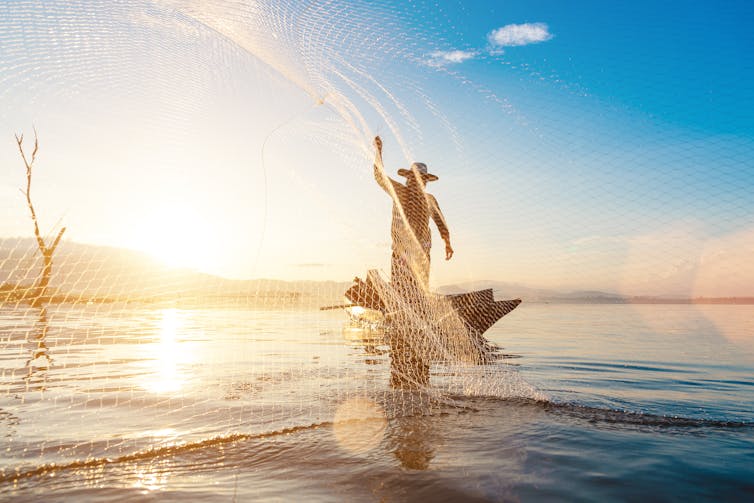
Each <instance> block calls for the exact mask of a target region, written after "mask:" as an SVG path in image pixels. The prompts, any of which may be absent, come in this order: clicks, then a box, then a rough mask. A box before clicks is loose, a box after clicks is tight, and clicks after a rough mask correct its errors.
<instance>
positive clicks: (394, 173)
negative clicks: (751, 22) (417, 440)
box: [0, 0, 754, 480]
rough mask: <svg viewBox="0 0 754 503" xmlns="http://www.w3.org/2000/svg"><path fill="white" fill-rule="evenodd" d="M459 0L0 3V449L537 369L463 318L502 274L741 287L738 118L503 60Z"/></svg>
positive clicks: (53, 446)
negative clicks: (692, 123) (682, 117)
mask: <svg viewBox="0 0 754 503" xmlns="http://www.w3.org/2000/svg"><path fill="white" fill-rule="evenodd" d="M467 9H472V8H471V7H468V8H467V7H464V6H463V4H462V3H460V4H455V3H452V2H449V3H447V4H446V3H435V2H421V1H420V2H409V3H406V4H404V3H402V2H398V3H392V2H391V3H381V2H377V3H375V2H371V1H370V2H366V1H364V2H361V1H353V0H351V1H337V0H332V1H327V2H322V1H312V2H308V1H251V0H250V1H244V2H237V1H227V2H225V1H220V0H212V1H209V2H207V1H195V2H191V1H186V2H184V1H172V0H165V1H159V0H155V1H136V2H79V1H61V2H57V1H45V2H34V1H27V0H20V1H10V2H3V3H2V4H0V102H2V105H3V106H2V109H0V121H1V127H0V134H1V135H2V138H0V163H1V164H2V165H3V166H4V169H3V171H2V174H1V175H0V193H1V194H2V198H1V200H2V203H0V204H2V209H1V210H0V211H2V213H3V215H4V216H3V219H2V222H0V236H3V237H0V282H1V284H0V288H2V290H0V301H1V302H2V306H1V307H0V350H1V354H2V361H1V362H0V424H3V425H4V427H5V428H7V429H8V431H11V432H12V433H11V434H9V435H6V436H5V437H4V439H3V440H1V441H0V442H2V443H1V444H0V445H2V447H4V449H3V450H4V451H5V452H7V453H8V455H7V456H6V458H5V460H4V461H3V464H2V467H0V469H2V475H0V477H2V478H3V479H4V480H10V478H12V477H16V476H18V474H19V473H27V474H28V473H37V472H38V471H39V470H44V469H49V467H48V468H44V467H42V468H40V467H39V465H40V460H44V462H45V466H47V464H49V463H53V462H54V463H59V464H66V463H69V464H70V463H75V462H80V463H82V464H81V466H82V469H83V468H86V466H89V465H86V463H88V462H91V463H96V462H97V460H102V459H121V460H124V461H128V460H130V459H132V457H133V456H139V455H142V454H143V453H145V452H154V451H155V449H157V450H159V449H173V448H178V447H179V446H181V445H189V446H191V445H199V444H200V443H201V442H204V441H207V439H208V438H220V439H230V440H234V439H238V438H241V437H243V436H254V435H266V434H270V433H271V432H280V431H289V429H291V428H299V427H305V426H310V425H319V424H329V423H331V422H333V421H335V422H336V423H338V424H341V423H342V424H343V425H348V424H349V421H351V420H352V419H354V418H356V419H363V418H377V419H379V418H380V417H388V418H390V417H396V416H410V415H412V414H414V413H416V411H419V413H433V412H436V411H438V410H442V409H443V408H445V407H453V406H459V405H458V403H457V400H458V398H459V397H461V396H466V395H492V396H500V397H525V398H533V399H544V398H545V396H544V395H543V394H542V393H540V392H539V391H537V390H536V388H535V387H534V386H532V385H530V384H528V383H527V382H525V381H524V380H523V379H522V378H521V377H520V376H519V375H518V373H517V372H516V371H515V369H514V368H513V367H512V366H510V365H508V364H507V363H506V361H507V360H506V359H505V355H501V353H500V351H499V350H498V349H499V348H498V347H497V346H498V345H504V344H505V342H504V341H505V336H506V329H505V320H502V321H500V323H499V324H496V325H495V328H494V330H493V331H492V332H487V329H488V328H489V326H491V325H493V324H495V322H496V321H497V320H498V319H499V318H500V317H502V316H503V315H505V314H508V313H509V312H510V311H512V310H513V308H515V307H516V305H517V303H514V304H505V305H503V304H499V301H502V300H513V299H517V298H522V299H523V300H524V303H526V302H528V301H537V300H541V299H543V298H545V297H547V295H551V294H550V293H548V292H551V291H555V290H557V291H559V292H570V291H572V290H586V289H589V290H595V291H597V292H589V293H588V294H589V295H595V296H597V297H599V296H601V295H602V294H601V293H599V292H598V291H608V292H615V296H624V297H627V296H628V297H631V296H642V295H646V296H655V295H665V294H672V295H674V296H678V297H684V298H694V297H716V298H719V297H736V296H739V297H740V296H746V295H750V290H749V288H750V285H751V284H752V283H754V281H753V280H754V266H752V265H751V264H752V262H751V261H750V260H749V259H750V256H751V251H752V249H754V248H752V243H754V231H753V230H752V226H751V204H750V200H751V188H752V185H753V184H754V166H752V164H751V162H752V161H751V160H752V158H753V157H752V143H751V140H750V138H749V137H747V136H745V135H740V134H736V131H722V132H715V133H714V134H712V133H710V132H709V131H705V130H703V128H702V127H698V128H682V127H680V126H677V125H674V124H673V121H672V112H673V110H671V109H670V107H671V105H668V109H667V110H666V111H667V117H663V118H661V120H657V119H656V118H654V117H651V116H649V115H647V114H645V113H643V112H642V110H641V108H640V107H638V106H635V105H634V104H632V103H630V99H631V96H628V98H626V99H628V100H629V102H628V103H623V102H621V101H619V100H618V99H614V100H611V99H610V98H609V96H608V98H605V94H596V93H592V92H591V91H590V89H588V88H585V87H584V86H582V85H581V83H580V82H579V79H578V76H576V75H571V74H565V75H558V74H556V73H555V71H554V70H551V69H550V68H549V67H548V65H547V62H546V60H544V58H542V57H539V56H535V57H534V58H533V60H532V61H534V62H523V61H518V60H517V59H516V58H517V57H519V56H516V55H515V54H509V53H505V52H502V51H501V50H500V49H499V47H495V46H494V44H493V41H491V40H492V39H485V38H484V37H483V36H481V37H478V39H474V38H469V37H467V35H468V32H469V27H468V26H467V24H466V23H467V22H468V19H470V18H471V17H472V13H470V12H468V10H467ZM416 12H422V13H423V14H422V18H417V15H416ZM541 29H543V30H545V33H547V28H546V27H544V28H541ZM547 35H549V36H550V37H551V36H552V35H550V34H549V33H547ZM459 36H460V37H461V38H465V39H466V40H468V45H467V47H462V48H458V47H455V46H454V42H452V41H454V40H457V39H458V38H459ZM562 43H563V44H564V45H565V47H566V50H569V49H571V50H573V51H574V52H576V51H577V50H578V49H579V48H578V47H576V46H573V47H569V46H568V44H569V42H568V40H564V41H562ZM571 43H575V42H571ZM491 44H492V46H491ZM628 57H633V58H636V59H637V60H641V59H642V58H643V57H645V55H643V54H641V53H634V54H629V55H628ZM678 57H684V56H678ZM690 57H691V56H689V58H690ZM467 59H468V60H472V63H473V64H469V65H466V66H460V65H458V64H457V63H459V62H463V61H465V60H467ZM605 65H606V66H605V70H607V71H610V70H616V71H618V68H617V66H616V67H611V66H610V64H609V63H605ZM493 67H494V68H498V67H499V68H503V69H504V71H495V72H490V71H489V69H490V68H493ZM618 77H620V75H618V76H617V77H616V80H619V78H618ZM651 91H652V93H653V96H654V97H655V99H656V100H657V101H658V102H663V101H664V100H667V101H668V102H670V101H672V100H670V99H669V98H670V97H672V95H673V91H672V89H668V88H666V87H663V86H660V85H659V84H657V87H656V88H653V89H652V90H651ZM692 92H693V90H692ZM698 92H699V94H700V96H701V94H702V93H703V92H704V90H699V91H698ZM725 104H726V103H723V105H725ZM747 105H752V103H750V102H749V103H740V104H738V107H737V110H739V113H740V114H741V117H738V118H735V117H734V118H731V119H729V121H730V123H734V122H735V120H739V122H740V119H741V118H742V117H743V119H744V120H745V116H746V115H747V114H748V112H747V110H750V109H751V106H747ZM723 126H724V124H723ZM32 128H35V129H34V130H32ZM21 132H24V133H25V136H24V137H23V141H22V140H21V136H20V134H21ZM14 133H15V134H18V135H19V136H18V137H17V138H15V139H14V137H13V135H14ZM629 133H630V134H629ZM377 136H379V137H380V138H381V141H382V142H383V147H382V149H383V150H382V152H383V154H382V155H380V156H376V147H375V144H374V141H375V140H374V139H375V137H377ZM35 140H38V143H36V144H35ZM24 156H25V157H24ZM414 162H425V163H426V166H427V167H428V173H430V174H435V175H436V176H438V177H439V180H437V181H427V183H426V187H425V186H424V180H426V177H425V178H424V179H423V178H422V175H421V173H419V172H418V171H417V170H416V169H414V171H412V170H411V166H412V163H414ZM398 170H405V171H402V173H405V176H404V175H402V174H399V173H398ZM27 174H28V176H29V178H26V175H27ZM389 179H392V180H393V181H389ZM412 180H413V181H412ZM412 183H414V184H415V186H414V187H413V188H412V187H411V184H412ZM380 185H382V188H381V187H380ZM417 187H418V188H417ZM19 188H20V189H21V192H20V193H19V191H18V189H19ZM383 189H384V190H383ZM403 191H405V194H404V192H403ZM412 191H413V192H412ZM427 191H428V192H431V193H432V194H433V196H432V197H431V198H429V197H428V196H427V195H426V193H427ZM696 200H704V201H709V204H706V205H703V206H700V205H697V204H695V203H694V202H695V201H696ZM437 208H442V209H441V210H440V213H441V216H440V217H439V218H435V215H436V213H437V211H438V210H437ZM391 212H392V217H391ZM30 217H31V218H30ZM391 218H392V220H391ZM438 222H440V223H438ZM391 226H392V229H391ZM442 226H447V231H448V232H447V234H446V235H444V233H443V230H442V228H441V227H442ZM35 228H36V229H38V230H36V231H35ZM438 228H439V231H438ZM396 229H398V230H396ZM427 229H430V230H429V231H427ZM647 229H649V230H647ZM391 230H392V234H391ZM427 232H429V234H427ZM58 237H59V238H60V239H59V240H58V239H57V238H58ZM428 238H429V239H431V240H432V241H433V242H434V243H433V246H431V248H430V247H429V244H430V243H429V241H428ZM446 238H447V241H448V243H450V242H451V241H452V248H453V250H454V254H453V255H454V256H453V258H452V260H449V261H446V260H445V258H446V254H447V253H448V252H447V250H446V246H445V245H446V243H445V242H444V241H445V240H446ZM430 264H431V268H430ZM430 269H431V272H430ZM368 271H370V272H368ZM354 276H357V277H358V278H359V279H360V281H361V283H359V282H356V283H354V282H352V281H351V278H353V277H354ZM488 280H499V281H497V282H495V281H488ZM359 285H361V286H359ZM354 286H356V287H359V288H361V289H359V288H357V290H354V291H352V293H353V295H351V296H350V297H349V298H345V299H344V293H345V292H347V291H350V290H349V289H350V288H353V287H354ZM441 287H442V288H441ZM488 287H494V290H495V291H494V293H493V292H488V293H483V292H484V291H485V289H486V288H488ZM462 292H477V294H478V295H479V296H477V297H463V296H460V297H459V296H458V295H456V296H453V295H451V294H460V293H462ZM480 292H482V293H480ZM564 295H566V296H567V295H568V294H564ZM583 295H586V294H583ZM611 295H612V294H611ZM333 305H341V306H346V307H344V309H345V310H347V312H346V313H344V310H343V309H333V310H327V311H321V310H320V308H321V307H327V306H333ZM516 315H517V312H514V313H513V314H511V316H516ZM488 317H489V318H490V319H489V320H487V318H488ZM349 320H350V321H349ZM480 320H481V321H480ZM487 321H489V323H487ZM19 410H22V411H24V412H23V414H29V417H44V419H43V420H34V421H28V420H25V419H24V416H23V414H22V415H19V414H21V413H18V412H17V411H19ZM344 418H345V419H344ZM374 424H376V429H375V430H374V431H372V433H371V434H373V436H374V437H375V438H379V433H380V431H381V430H380V427H379V425H380V423H379V421H378V422H377V423H374ZM345 427H346V426H341V430H340V431H341V433H338V432H336V437H338V438H348V439H351V440H344V441H343V442H345V444H347V445H346V447H348V448H349V449H352V450H355V451H359V450H361V449H363V448H368V447H369V446H370V445H372V444H371V442H372V440H370V439H371V438H372V437H370V436H366V437H365V438H361V437H359V438H356V439H355V440H354V438H353V432H352V431H350V430H347V429H346V430H345V433H343V431H344V430H342V428H345ZM239 436H240V437H239ZM14 439H16V440H14ZM17 439H22V440H17ZM21 444H23V445H21ZM176 446H178V447H176ZM349 446H350V447H349ZM150 450H151V451H150ZM159 452H163V451H159ZM86 460H90V461H86ZM91 460H94V461H91Z"/></svg>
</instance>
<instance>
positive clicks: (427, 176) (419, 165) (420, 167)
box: [398, 162, 438, 182]
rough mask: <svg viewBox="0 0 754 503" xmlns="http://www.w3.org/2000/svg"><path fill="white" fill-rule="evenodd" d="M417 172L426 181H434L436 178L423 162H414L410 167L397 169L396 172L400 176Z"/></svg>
mask: <svg viewBox="0 0 754 503" xmlns="http://www.w3.org/2000/svg"><path fill="white" fill-rule="evenodd" d="M415 172H416V173H419V175H421V177H422V178H423V179H424V180H425V181H427V182H434V181H435V180H437V179H438V178H437V176H436V175H433V174H432V173H429V172H428V171H427V165H426V164H424V163H423V162H415V163H413V164H412V165H411V168H410V169H402V168H401V169H399V170H398V174H399V175H401V176H406V177H408V176H413V174H414V173H415Z"/></svg>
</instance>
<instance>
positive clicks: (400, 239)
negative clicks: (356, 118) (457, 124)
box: [374, 136, 453, 300]
mask: <svg viewBox="0 0 754 503" xmlns="http://www.w3.org/2000/svg"><path fill="white" fill-rule="evenodd" d="M374 146H375V159H374V179H375V180H376V181H377V183H378V184H379V186H380V187H382V189H383V190H385V192H386V193H387V194H388V195H389V196H390V197H391V198H392V200H393V220H392V226H391V230H390V234H391V237H392V241H393V243H392V258H391V267H390V280H391V283H392V286H393V288H394V289H395V290H396V292H398V293H399V294H400V295H401V296H402V297H403V298H404V299H407V300H408V299H411V298H414V296H415V295H421V294H426V293H427V292H428V290H429V265H430V249H431V247H432V234H431V233H430V229H429V220H430V218H431V219H432V220H433V221H434V222H435V225H437V230H438V231H439V232H440V236H441V237H442V239H443V241H445V260H450V259H451V257H453V247H452V246H451V245H450V232H449V231H448V225H447V224H446V222H445V217H444V216H443V214H442V211H440V206H439V205H438V203H437V199H435V197H434V196H433V195H432V194H430V193H428V192H427V191H426V186H427V182H433V181H436V180H437V179H438V178H437V176H436V175H433V174H431V173H429V172H428V170H427V165H426V164H424V163H421V162H415V163H413V164H411V167H410V168H409V169H399V170H398V174H399V175H401V176H403V177H405V178H406V183H405V184H403V183H400V182H398V181H396V180H393V179H392V178H390V177H389V176H387V174H386V173H385V168H384V165H383V162H382V139H381V138H380V137H379V136H376V137H375V138H374Z"/></svg>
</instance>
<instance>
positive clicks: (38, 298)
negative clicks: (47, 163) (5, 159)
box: [15, 128, 65, 307]
mask: <svg viewBox="0 0 754 503" xmlns="http://www.w3.org/2000/svg"><path fill="white" fill-rule="evenodd" d="M15 136H16V143H17V144H18V151H19V152H20V153H21V159H23V161H24V165H25V166H26V190H25V191H24V190H21V193H23V194H24V195H25V196H26V204H27V206H28V207H29V212H30V213H31V220H32V222H34V236H35V237H36V238H37V246H38V247H39V252H40V253H41V254H42V259H43V260H44V264H43V266H42V271H41V273H40V275H39V278H38V280H37V284H36V285H35V287H34V289H33V293H32V296H31V298H32V302H31V305H32V306H35V307H39V306H41V305H43V303H44V302H45V301H46V300H47V286H48V285H49V284H50V275H51V274H52V256H53V254H54V253H55V249H56V248H57V247H58V244H60V239H61V238H62V237H63V233H64V232H65V227H63V228H61V229H60V231H59V232H58V235H57V236H56V237H55V240H54V241H53V242H52V244H51V245H49V246H48V245H47V242H46V241H45V239H44V238H43V237H42V234H41V233H40V232H39V222H38V221H37V213H36V211H34V204H32V202H31V173H32V168H33V167H34V161H35V160H36V159H37V151H38V150H39V138H38V136H37V129H36V128H34V150H33V151H32V153H31V160H28V159H27V157H26V154H25V153H24V147H23V143H24V135H23V133H22V134H21V136H19V135H15Z"/></svg>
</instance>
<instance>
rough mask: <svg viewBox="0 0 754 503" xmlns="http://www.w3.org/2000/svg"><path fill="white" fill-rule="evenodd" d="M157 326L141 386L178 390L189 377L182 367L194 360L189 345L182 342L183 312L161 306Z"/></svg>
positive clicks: (149, 389) (156, 390)
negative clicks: (155, 337) (156, 334)
mask: <svg viewBox="0 0 754 503" xmlns="http://www.w3.org/2000/svg"><path fill="white" fill-rule="evenodd" d="M161 315H162V316H161V318H160V321H159V325H158V339H157V340H156V341H155V342H154V343H152V344H149V345H148V346H147V347H146V348H145V349H146V355H145V361H146V363H147V365H148V367H149V369H148V371H147V375H146V381H145V382H144V385H143V387H144V389H146V390H148V391H151V392H153V393H160V394H162V393H173V392H176V391H179V390H181V389H182V388H183V387H184V385H185V384H186V381H187V379H188V373H187V372H186V370H185V367H186V366H187V365H188V364H190V363H191V362H192V361H193V360H194V354H193V351H192V346H193V345H192V344H190V343H189V342H186V341H182V340H181V338H180V335H181V333H182V331H183V330H184V329H185V322H186V316H187V314H186V312H184V311H180V310H178V309H174V308H170V309H163V310H162V313H161Z"/></svg>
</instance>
